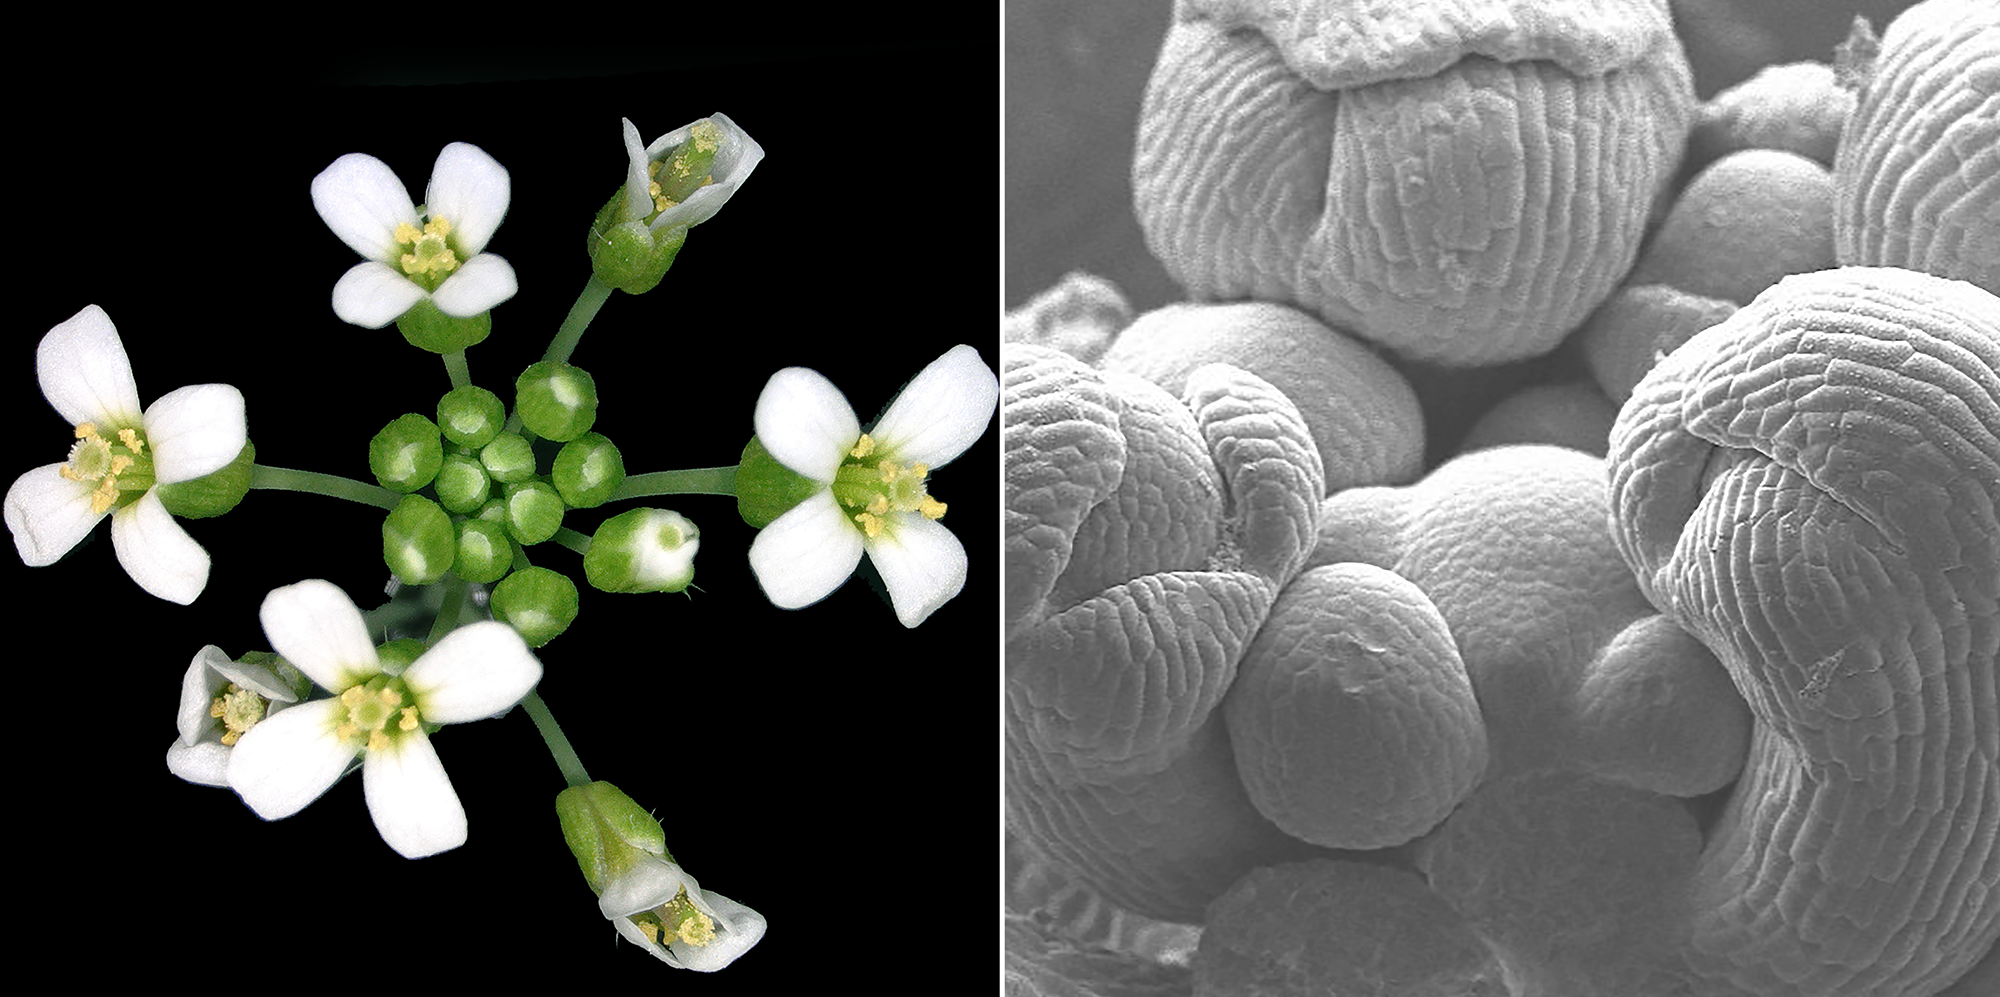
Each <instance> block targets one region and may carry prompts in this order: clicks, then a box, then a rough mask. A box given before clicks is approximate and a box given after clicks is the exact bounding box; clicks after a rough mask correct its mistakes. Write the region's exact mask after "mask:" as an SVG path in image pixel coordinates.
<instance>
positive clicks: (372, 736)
mask: <svg viewBox="0 0 2000 997" xmlns="http://www.w3.org/2000/svg"><path fill="white" fill-rule="evenodd" d="M388 747H389V735H387V734H384V733H382V732H381V731H379V730H375V731H369V732H368V750H370V751H382V750H385V749H387V748H388Z"/></svg>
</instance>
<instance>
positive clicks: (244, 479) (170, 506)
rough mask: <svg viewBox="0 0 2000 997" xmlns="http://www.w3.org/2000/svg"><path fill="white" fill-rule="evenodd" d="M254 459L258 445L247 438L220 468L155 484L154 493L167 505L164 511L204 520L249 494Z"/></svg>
mask: <svg viewBox="0 0 2000 997" xmlns="http://www.w3.org/2000/svg"><path fill="white" fill-rule="evenodd" d="M256 462H257V448H256V447H255V446H254V445H252V444H251V443H250V441H249V440H245V441H243V450H242V452H241V453H238V454H237V455H236V459H235V460H232V461H230V462H229V463H228V464H227V465H225V466H223V467H222V468H220V469H218V470H216V471H213V472H210V473H208V474H204V475H202V476H201V477H199V478H195V479H194V480H192V481H176V482H174V483H172V484H168V485H154V486H153V493H154V494H156V495H158V496H159V497H160V501H161V502H163V503H165V504H166V507H167V511H168V512H171V513H173V514H174V515H176V516H179V517H181V518H182V519H206V518H208V517H210V516H220V515H222V514H223V513H225V512H228V511H229V510H231V509H234V508H236V504H237V503H238V502H241V501H243V496H245V495H248V494H250V474H251V465H253V464H255V463H256Z"/></svg>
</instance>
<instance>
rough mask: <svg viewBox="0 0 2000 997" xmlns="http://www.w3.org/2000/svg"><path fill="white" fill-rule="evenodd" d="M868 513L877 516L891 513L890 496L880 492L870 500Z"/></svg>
mask: <svg viewBox="0 0 2000 997" xmlns="http://www.w3.org/2000/svg"><path fill="white" fill-rule="evenodd" d="M868 511H869V512H871V513H874V514H875V515H877V516H880V515H883V514H885V513H887V512H888V511H889V496H887V495H883V494H880V493H879V492H878V493H877V494H876V495H875V497H874V498H872V499H869V500H868Z"/></svg>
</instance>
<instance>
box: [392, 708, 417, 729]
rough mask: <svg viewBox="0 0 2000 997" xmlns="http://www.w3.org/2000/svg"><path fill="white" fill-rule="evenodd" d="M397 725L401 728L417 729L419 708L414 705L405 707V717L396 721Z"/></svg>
mask: <svg viewBox="0 0 2000 997" xmlns="http://www.w3.org/2000/svg"><path fill="white" fill-rule="evenodd" d="M396 727H397V729H399V730H416V729H417V708H416V707H414V706H405V707H403V719H401V720H398V721H397V722H396Z"/></svg>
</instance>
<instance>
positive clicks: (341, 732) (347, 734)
mask: <svg viewBox="0 0 2000 997" xmlns="http://www.w3.org/2000/svg"><path fill="white" fill-rule="evenodd" d="M333 736H334V737H337V738H340V739H341V740H343V741H352V740H354V739H355V738H357V737H360V736H361V728H360V727H358V726H355V724H354V721H352V720H350V721H348V722H346V723H344V724H341V725H340V726H338V727H335V728H334V729H333Z"/></svg>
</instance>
